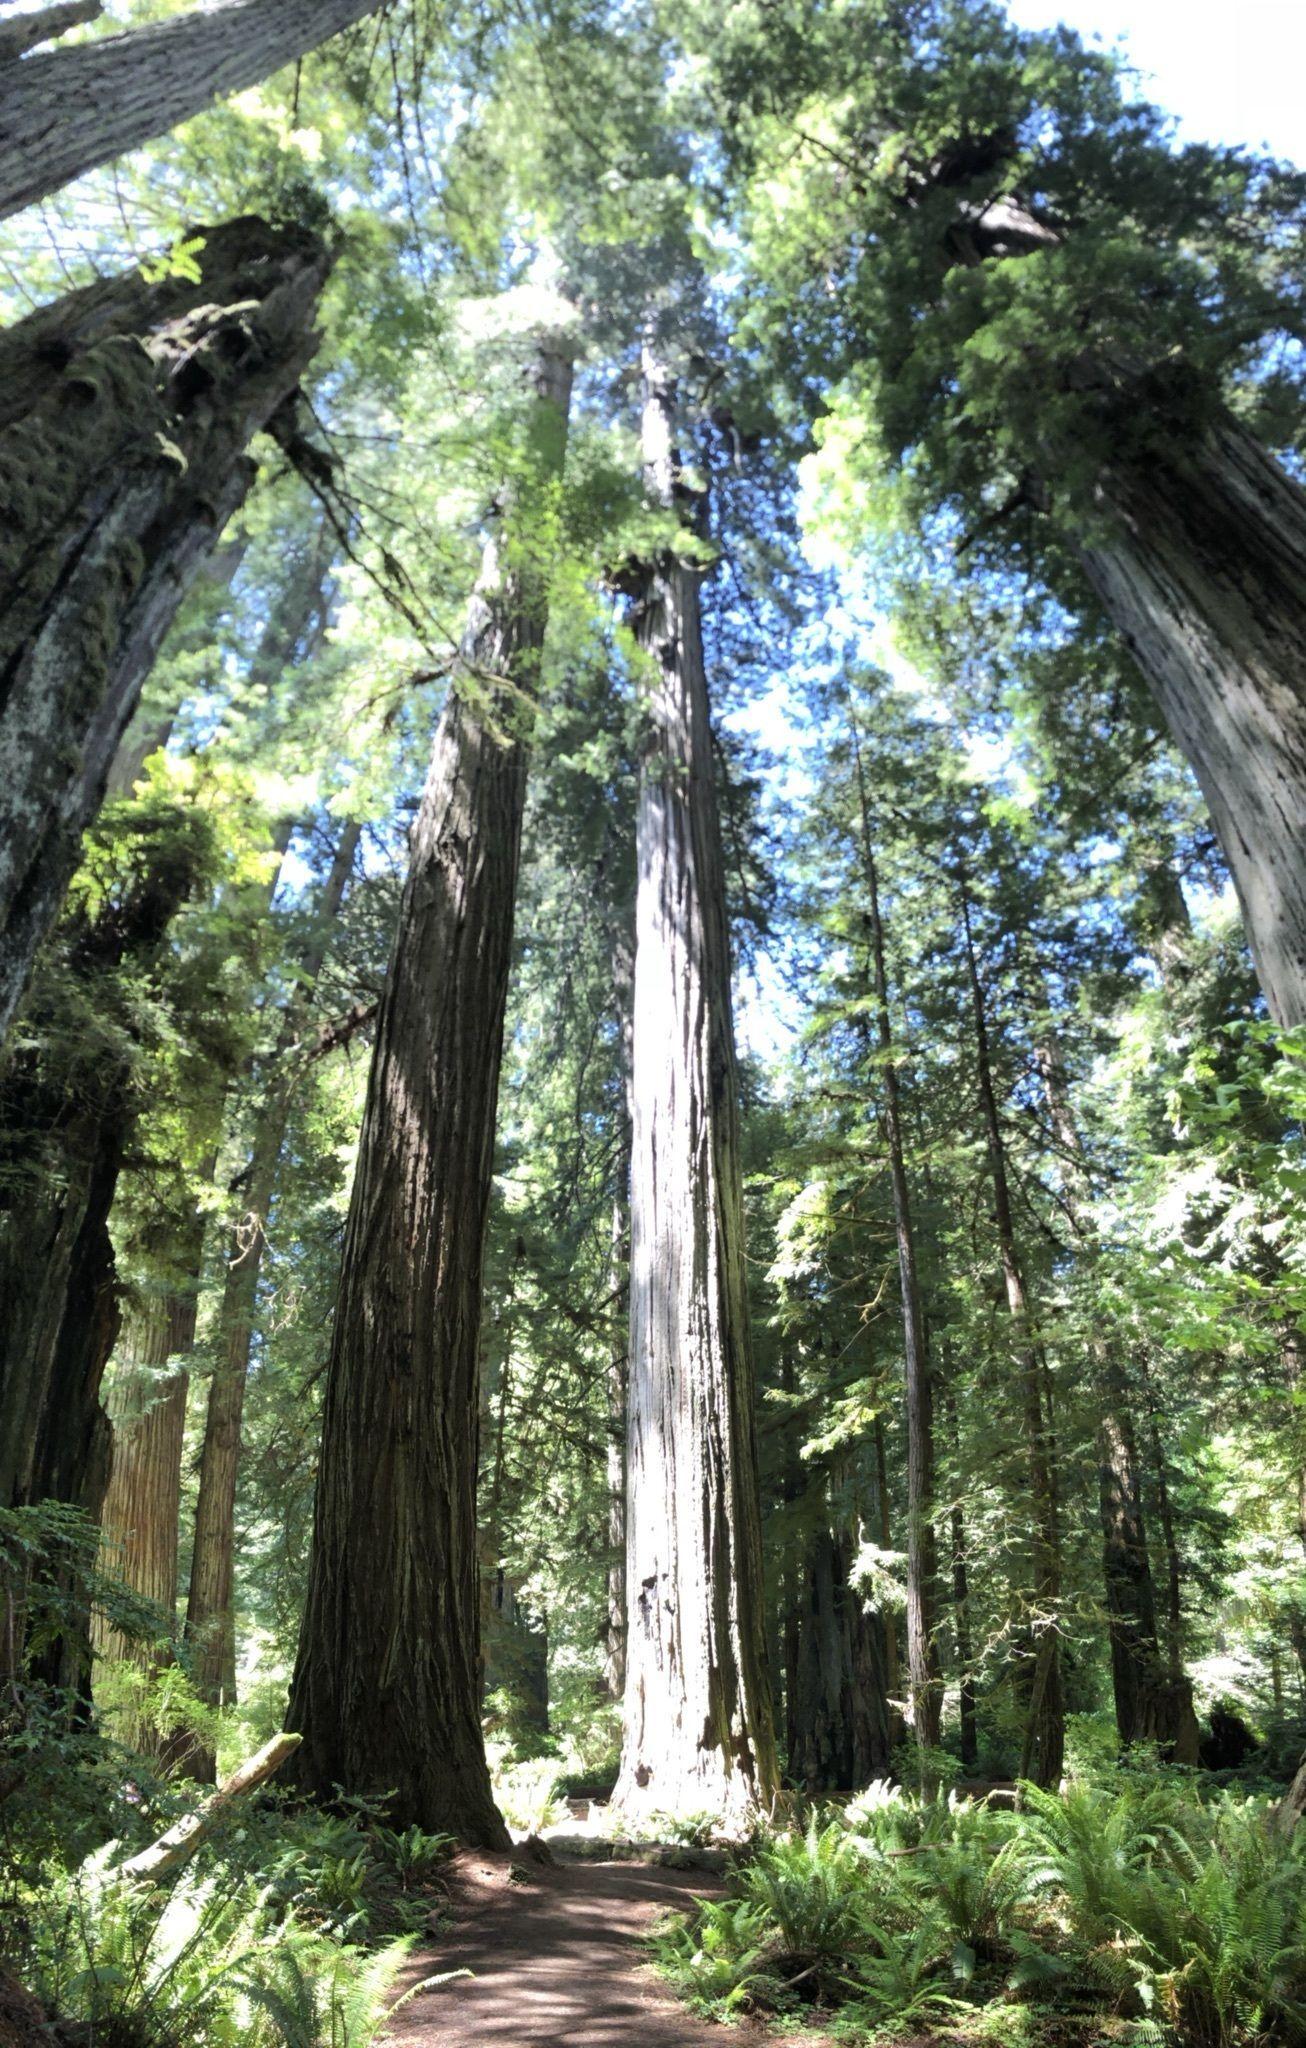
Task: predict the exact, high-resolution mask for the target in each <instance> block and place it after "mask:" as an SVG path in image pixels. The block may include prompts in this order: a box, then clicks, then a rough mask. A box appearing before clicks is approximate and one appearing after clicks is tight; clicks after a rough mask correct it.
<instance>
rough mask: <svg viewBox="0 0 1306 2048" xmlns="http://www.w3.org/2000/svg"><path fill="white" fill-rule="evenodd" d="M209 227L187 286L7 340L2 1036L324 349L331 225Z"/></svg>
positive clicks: (105, 304) (33, 322) (1, 420)
mask: <svg viewBox="0 0 1306 2048" xmlns="http://www.w3.org/2000/svg"><path fill="white" fill-rule="evenodd" d="M204 233H205V240H204V247H203V249H202V251H201V252H200V256H199V261H198V268H199V273H200V274H199V277H198V278H197V279H191V278H188V277H183V276H167V277H165V278H163V279H162V280H161V281H156V282H153V283H151V282H149V281H148V280H147V279H146V278H145V277H144V276H143V275H142V274H141V273H140V272H137V271H132V272H130V273H128V274H126V275H123V276H118V277H112V278H103V279H100V280H99V281H97V282H96V283H94V284H91V285H87V286H84V287H83V288H82V289H80V290H78V291H74V292H70V293H69V294H68V296H67V297H66V298H63V299H60V300H59V301H58V302H57V303H55V304H54V305H51V306H46V307H44V308H42V309H41V310H40V311H39V312H36V313H33V314H31V315H30V316H29V317H28V318H27V319H26V320H21V321H19V322H18V323H17V325H16V326H14V327H11V328H9V329H8V330H7V332H6V333H5V334H3V335H0V678H3V688H2V689H0V763H3V772H2V773H0V1036H3V1034H4V1032H5V1031H6V1030H7V1028H8V1026H9V1024H10V1022H11V1020H12V1018H13V1014H14V1010H15V1007H16V1005H17V1003H18V1001H19V998H20V996H21V994H22V991H23V989H24V987H25V985H26V982H27V978H28V975H29V973H30V970H31V965H32V960H33V957H34V955H35V952H36V949H37V947H38V946H39V945H40V943H41V940H42V939H43V938H44V937H45V935H46V933H47V932H48V931H49V930H50V927H51V925H52V924H53V922H54V919H55V917H56V916H57V914H58V911H59V906H60V904H61V903H62V901H63V898H64V893H65V891H66V889H67V886H68V882H69V880H70V878H71V875H72V872H73V869H74V866H75V864H76V860H77V855H78V850H79V847H80V845H81V839H82V834H83V832H84V831H85V828H86V826H87V824H88V823H89V822H90V820H91V819H92V818H93V817H94V816H95V814H96V812H97V810H98V809H99V806H100V803H101V801H102V799H103V794H104V788H105V783H106V780H107V778H108V775H109V772H110V769H111V767H112V763H113V759H114V756H115V754H116V753H117V751H118V747H119V744H120V742H121V739H122V736H123V734H124V732H125V731H126V729H127V726H128V724H129V722H130V720H131V717H132V714H133V712H134V711H135V709H136V706H137V703H138V702H139V699H140V692H141V685H142V683H143V681H144V678H145V676H146V675H147V673H148V671H149V668H150V665H151V663H152V662H153V660H154V657H155V655H156V654H157V653H158V650H159V646H160V644H161V642H162V639H163V635H164V633H165V631H166V629H167V627H168V625H169V624H170V622H171V620H172V619H173V617H174V616H175V614H176V611H177V607H178V605H179V604H180V601H181V598H182V597H183V595H184V594H185V591H186V588H187V586H188V584H189V582H190V581H191V579H192V577H193V576H194V575H195V573H196V571H197V569H198V567H199V566H200V564H201V563H202V561H203V559H204V557H205V556H206V555H207V553H208V551H209V549H210V548H211V547H212V545H213V542H214V541H215V540H216V538H217V536H218V534H219V533H220V532H221V530H222V527H223V525H224V523H225V521H226V520H227V519H228V517H229V516H230V514H231V513H232V512H233V511H234V510H235V508H236V507H237V506H238V505H239V504H240V502H241V500H242V499H243V498H244V496H245V494H246V492H247V491H248V489H249V487H250V484H251V482H252V480H253V477H254V473H255V471H254V465H253V463H252V462H251V461H250V459H249V457H248V456H247V454H246V452H245V451H246V448H247V446H248V443H249V441H250V439H251V437H252V436H253V435H254V434H255V433H256V432H257V431H258V429H259V428H261V427H264V426H266V425H267V424H268V422H269V420H270V419H271V418H272V416H273V415H274V414H275V413H276V412H277V410H278V408H279V407H281V406H282V405H283V404H284V403H285V401H286V400H287V399H288V398H289V397H290V395H291V394H292V393H293V392H294V390H295V389H296V386H297V385H298V382H299V379H300V376H301V375H302V373H303V371H304V369H305V368H306V366H307V364H308V363H309V361H310V360H311V358H312V355H313V353H314V349H315V347H316V337H315V334H314V331H313V314H314V309H315V307H316V304H317V300H318V295H319V293H320V292H321V289H322V285H323V283H324V281H325V278H326V275H327V272H328V270H329V268H330V263H331V257H330V254H329V252H328V251H327V249H326V248H325V246H324V244H323V243H322V241H321V240H320V239H319V237H318V236H316V235H315V234H312V233H310V232H309V231H308V230H306V229H303V228H297V227H271V226H269V225H268V223H267V222H266V221H262V220H259V219H256V218H252V217H251V218H248V219H242V220H235V221H229V222H227V223H226V224H225V225H223V226H221V227H215V228H210V229H207V230H205V231H204Z"/></svg>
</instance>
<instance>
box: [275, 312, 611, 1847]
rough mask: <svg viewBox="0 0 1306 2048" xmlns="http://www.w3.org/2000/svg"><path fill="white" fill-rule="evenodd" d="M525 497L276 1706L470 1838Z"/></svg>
mask: <svg viewBox="0 0 1306 2048" xmlns="http://www.w3.org/2000/svg"><path fill="white" fill-rule="evenodd" d="M536 390H537V400H536V406H535V413H534V417H533V420H532V423H531V434H530V446H531V448H532V450H533V462H534V476H533V480H532V481H533V483H534V484H535V485H537V486H538V496H539V498H540V500H541V503H542V504H546V503H547V502H548V500H549V499H550V498H551V497H552V495H553V492H554V490H555V489H556V485H557V481H558V479H559V477H560V475H561V471H562V464H563V457H564V450H565V444H566V421H567V412H568V406H569V400H570V391H571V365H570V360H569V358H568V357H567V356H566V355H565V354H564V353H562V352H561V351H560V350H558V349H555V348H554V347H553V346H550V347H548V348H546V349H544V350H543V351H542V352H541V355H540V357H539V360H538V364H537V373H536ZM531 495H532V496H535V495H537V493H536V492H535V491H532V493H531ZM540 510H541V506H540V505H536V504H531V503H529V502H528V503H526V504H525V505H524V506H523V505H522V504H521V503H520V502H517V501H515V500H514V501H510V503H509V506H508V509H507V518H508V522H509V527H510V540H511V541H514V542H516V543H518V545H510V546H509V547H508V548H507V550H506V551H505V553H504V555H503V556H502V557H501V556H500V552H499V548H498V545H497V543H495V542H491V543H490V544H489V545H487V548H486V556H485V566H484V570H483V574H482V579H481V583H480V585H479V587H478V590H477V593H476V596H475V598H474V599H473V604H472V614H471V619H470V622H469V625H468V629H467V634H466V637H465V641H464V646H463V660H462V667H461V672H460V673H459V674H458V675H457V676H456V678H455V680H454V682H453V684H452V685H451V689H450V695H449V699H448V702H447V703H446V706H445V709H444V713H443V715H442V717H441V720H440V725H439V729H438V731H437V733H436V738H435V746H434V750H433V753H432V758H431V766H430V771H429V774H428V777H427V783H426V789H425V792H424V794H423V798H422V803H421V808H420V810H419V812H418V815H417V820H416V824H415V826H414V829H413V839H412V858H411V865H410V868H409V873H408V879H407V882H406V883H405V887H404V893H403V899H402V902H401V905H400V912H399V927H398V931H397V934H396V938H395V944H394V949H393V952H392V955H391V961H390V971H389V976H388V979H387V984H386V989H385V993H384V995H383V997H382V1000H381V1007H380V1013H379V1016H378V1020H377V1035H376V1052H375V1055H374V1058H373V1062H372V1073H371V1080H370V1083H369V1087H368V1099H367V1106H366V1109H365V1111H364V1117H363V1130H362V1138H361V1143H360V1148H359V1160H358V1168H357V1171H356V1174H355V1177H354V1190H353V1198H352V1202H351V1205H350V1215H349V1223H348V1228H347V1231H346V1237H345V1251H344V1263H343V1270H342V1273H341V1282H340V1293H339V1299H338V1303H337V1307H336V1314H335V1322H334V1327H333V1331H332V1344H331V1357H330V1363H329V1366H328V1371H327V1379H326V1393H325V1404H324V1414H323V1431H322V1451H321V1459H320V1463H319V1468H318V1482H317V1505H316V1510H315V1517H314V1527H313V1545H312V1552H311V1557H310V1564H309V1586H308V1600H307V1607H306V1611H305V1616H304V1624H303V1629H302V1632H301V1636H300V1646H299V1657H298V1662H297V1665H296V1670H295V1677H294V1683H293V1685H292V1688H291V1698H290V1716H289V1725H290V1727H291V1728H292V1729H295V1730H297V1731H299V1732H300V1733H302V1735H303V1737H304V1741H303V1744H302V1747H301V1749H300V1750H299V1751H298V1752H297V1755H296V1758H295V1777H296V1779H297V1781H298V1783H299V1784H300V1786H301V1787H302V1788H303V1789H305V1790H306V1791H310V1792H313V1793H318V1794H321V1795H322V1796H323V1797H326V1798H330V1797H331V1795H332V1789H333V1787H334V1786H336V1785H343V1786H344V1787H345V1788H346V1789H347V1790H350V1791H354V1792H369V1793H385V1792H390V1791H393V1792H394V1793H395V1794H396V1798H395V1814H396V1818H397V1819H398V1821H399V1822H400V1823H401V1824H407V1823H410V1822H416V1823H418V1824H420V1825H421V1826H423V1827H426V1828H433V1829H447V1830H448V1831H449V1832H451V1833H454V1834H457V1835H460V1836H462V1837H464V1838H466V1839H468V1840H470V1841H473V1842H476V1843H480V1844H482V1845H485V1846H496V1845H497V1846H501V1845H503V1844H505V1843H506V1841H507V1834H506V1830H505V1829H504V1826H503V1822H502V1820H501V1819H500V1817H499V1814H498V1813H497V1811H496V1809H495V1806H494V1801H493V1798H492V1797H491V1793H490V1783H489V1774H488V1771H487V1769H486V1763H485V1752H484V1746H483V1744H482V1740H481V1729H480V1720H479V1714H478V1696H479V1690H480V1629H479V1600H478V1588H477V1528H476V1468H477V1440H476V1439H477V1411H478V1400H477V1376H478V1356H479V1349H480V1328H481V1305H482V1304H481V1273H482V1262H483V1255H484V1237H485V1222H486V1215H487V1210H488V1204H489V1194H490V1178H491V1171H492V1167H493V1157H494V1131H495V1114H496V1101H497V1093H498V1082H499V1065H500V1058H501V1053H502V1040H503V1019H504V1008H505V1003H506V999H507V990H508V974H509V966H510V962H511V955H512V930H513V916H514V908H515V901H516V892H517V874H518V866H519V860H520V849H521V829H522V812H523V806H524V802H525V793H526V774H527V759H528V743H529V735H530V726H531V719H530V707H531V705H532V704H533V702H534V699H535V696H536V692H537V690H538V687H539V680H540V658H541V650H542V646H543V640H544V631H545V625H546V619H547V606H548V565H546V564H545V563H543V562H542V561H541V560H540V558H539V546H538V542H536V543H535V545H534V546H532V547H523V546H521V545H520V543H522V542H525V541H535V522H536V521H537V520H538V519H539V516H540ZM519 522H520V524H519ZM528 522H529V524H528ZM514 529H516V530H514ZM544 530H545V531H546V532H547V531H548V530H549V529H548V524H547V520H546V521H545V522H544ZM360 1501H365V1502H367V1503H368V1513H367V1514H366V1515H365V1516H364V1515H360V1514H359V1512H358V1508H359V1503H360Z"/></svg>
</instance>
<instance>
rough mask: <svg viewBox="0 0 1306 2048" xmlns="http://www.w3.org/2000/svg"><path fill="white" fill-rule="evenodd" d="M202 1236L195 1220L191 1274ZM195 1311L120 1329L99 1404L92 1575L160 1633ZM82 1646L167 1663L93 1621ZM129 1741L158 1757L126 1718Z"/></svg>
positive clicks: (134, 1320) (153, 1312) (148, 1726)
mask: <svg viewBox="0 0 1306 2048" xmlns="http://www.w3.org/2000/svg"><path fill="white" fill-rule="evenodd" d="M202 1235H203V1230H202V1224H200V1223H199V1221H198V1219H197V1220H196V1224H195V1226H194V1228H193V1236H194V1238H195V1240H196V1243H195V1248H194V1253H193V1256H192V1260H191V1261H190V1263H192V1264H194V1265H198V1259H199V1240H200V1239H201V1238H202ZM198 1307H199V1297H198V1294H197V1293H196V1291H195V1290H194V1289H193V1288H188V1289H187V1290H186V1291H185V1292H178V1293H171V1294H165V1295H160V1296H159V1297H158V1298H157V1299H156V1300H154V1301H151V1302H149V1303H147V1304H146V1305H145V1307H144V1308H143V1309H142V1310H141V1311H139V1312H138V1313H137V1314H136V1315H134V1316H132V1317H130V1318H129V1319H128V1322H127V1324H126V1326H125V1330H124V1339H123V1343H122V1346H121V1353H120V1357H119V1359H118V1361H117V1362H116V1363H115V1365H114V1367H113V1370H112V1376H111V1379H110V1384H109V1391H108V1397H107V1400H106V1402H105V1408H106V1411H107V1414H108V1417H109V1422H110V1425H111V1427H112V1430H113V1457H112V1464H111V1471H110V1476H109V1485H108V1490H107V1492H106V1493H105V1496H104V1507H103V1511H102V1514H101V1518H100V1540H101V1560H100V1561H101V1568H102V1569H103V1570H105V1571H107V1572H109V1573H111V1574H112V1576H113V1577H114V1578H116V1579H119V1580H121V1581H123V1583H124V1584H126V1585H127V1586H129V1587H130V1588H131V1590H132V1591H133V1592H134V1593H139V1594H140V1595H141V1596H142V1598H143V1599H146V1600H149V1601H151V1602H152V1603H153V1604H154V1605H155V1606H156V1607H157V1608H159V1609H160V1612H161V1615H162V1618H163V1624H164V1627H165V1628H167V1629H168V1630H169V1631H171V1628H172V1624H173V1620H174V1618H175V1609H176V1604H177V1553H178V1535H179V1529H178V1517H179V1512H180V1508H181V1459H182V1448H183V1444H184V1440H185V1435H186V1397H187V1393H188V1392H189V1388H190V1374H189V1368H188V1359H189V1355H190V1352H191V1351H192V1349H193V1347H194V1343H195V1319H196V1311H197V1309H198ZM91 1646H92V1649H93V1651H94V1653H95V1655H96V1657H97V1658H100V1659H102V1660H104V1661H107V1662H117V1661H119V1660H126V1661H128V1662H130V1663H133V1664H138V1665H139V1666H140V1667H141V1668H142V1669H143V1670H146V1671H149V1670H153V1669H156V1668H158V1666H159V1664H160V1662H161V1661H166V1652H165V1653H163V1655H162V1656H161V1653H160V1649H159V1646H158V1645H157V1644H155V1643H141V1642H138V1641H135V1640H129V1639H128V1638H127V1637H126V1636H123V1635H121V1634H120V1633H119V1632H118V1631H117V1630H116V1629H114V1628H113V1627H112V1626H111V1625H110V1624H109V1622H108V1621H107V1620H106V1618H105V1617H104V1616H103V1615H102V1614H97V1615H95V1616H94V1617H93V1619H92V1625H91ZM129 1740H130V1741H131V1743H132V1745H133V1747H134V1748H137V1749H140V1750H141V1751H143V1752H144V1753H146V1754H153V1755H158V1754H161V1753H162V1750H163V1748H164V1742H163V1740H162V1738H161V1737H160V1736H159V1733H158V1731H157V1730H156V1729H155V1728H154V1726H153V1725H152V1723H150V1722H149V1721H148V1719H146V1720H144V1721H142V1720H141V1719H139V1718H138V1717H135V1716H133V1717H132V1720H131V1724H130V1733H129Z"/></svg>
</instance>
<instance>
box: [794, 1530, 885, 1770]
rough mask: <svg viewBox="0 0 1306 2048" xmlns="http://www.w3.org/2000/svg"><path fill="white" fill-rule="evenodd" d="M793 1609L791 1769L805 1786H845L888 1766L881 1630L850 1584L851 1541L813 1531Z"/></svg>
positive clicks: (830, 1532) (843, 1533) (843, 1536)
mask: <svg viewBox="0 0 1306 2048" xmlns="http://www.w3.org/2000/svg"><path fill="white" fill-rule="evenodd" d="M806 1547H807V1556H806V1558H805V1560H804V1565H805V1570H804V1598H803V1601H802V1604H801V1607H800V1609H799V1614H798V1629H797V1656H796V1662H795V1670H794V1697H793V1699H792V1700H791V1702H790V1706H789V1719H790V1730H791V1732H790V1750H789V1772H790V1776H791V1777H792V1778H793V1781H794V1783H795V1784H796V1785H798V1786H799V1787H800V1788H801V1789H802V1790H803V1791H804V1792H809V1793H812V1794H816V1793H822V1792H848V1791H854V1790H857V1789H859V1788H860V1787H862V1786H864V1785H867V1784H869V1782H870V1780H871V1779H872V1778H882V1777H883V1776H884V1775H885V1773H886V1772H887V1771H888V1768H889V1706H888V1690H887V1684H886V1674H885V1667H884V1632H883V1630H882V1629H881V1628H880V1627H879V1626H878V1625H877V1621H876V1618H875V1617H874V1616H873V1615H868V1614H867V1612H866V1609H865V1604H864V1602H863V1601H862V1599H861V1598H860V1596H859V1595H858V1593H857V1592H856V1590H855V1588H854V1587H853V1586H851V1585H850V1584H849V1579H848V1574H849V1570H850V1568H851V1565H852V1561H853V1542H852V1538H851V1536H850V1535H849V1533H848V1532H847V1531H846V1530H842V1531H840V1532H839V1533H838V1534H836V1533H835V1532H834V1531H833V1530H831V1529H830V1528H828V1527H824V1528H821V1529H818V1530H817V1531H816V1532H815V1534H814V1535H813V1536H812V1537H811V1539H810V1540H809V1542H808V1544H807V1546H806Z"/></svg>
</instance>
